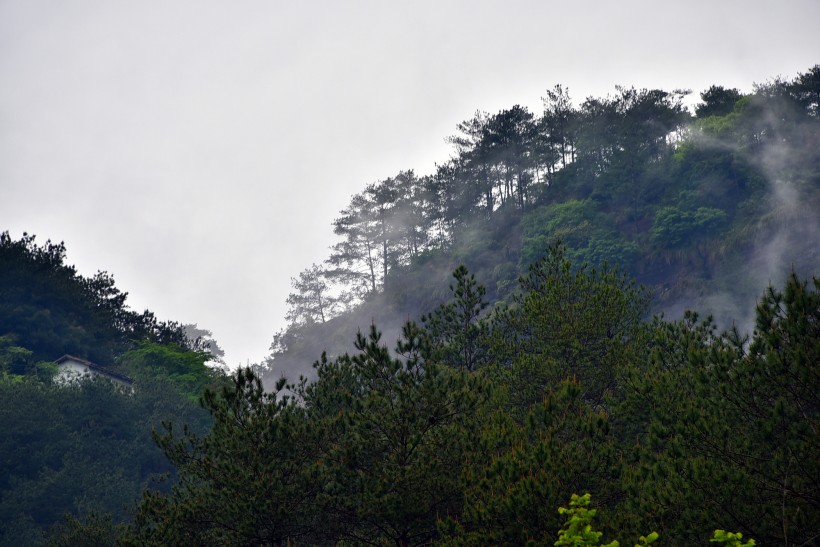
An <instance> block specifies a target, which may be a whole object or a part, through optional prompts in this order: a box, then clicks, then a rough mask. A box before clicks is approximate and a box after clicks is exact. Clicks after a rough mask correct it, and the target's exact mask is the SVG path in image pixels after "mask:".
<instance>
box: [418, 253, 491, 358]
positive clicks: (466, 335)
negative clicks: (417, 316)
mask: <svg viewBox="0 0 820 547" xmlns="http://www.w3.org/2000/svg"><path fill="white" fill-rule="evenodd" d="M453 277H454V278H455V280H456V284H455V285H450V291H451V293H452V295H453V300H452V302H448V303H446V304H442V305H440V306H439V307H438V308H436V309H435V310H434V311H433V312H432V313H430V314H429V315H425V316H423V317H422V321H423V322H424V326H425V329H426V333H427V336H426V340H427V342H428V344H429V345H428V346H427V347H426V348H424V349H426V350H427V351H424V352H423V353H425V354H426V355H425V357H427V358H428V359H431V360H432V361H434V362H437V363H441V364H445V365H448V366H452V367H456V368H462V369H464V370H468V371H472V370H475V369H476V367H477V366H478V365H479V364H481V363H482V361H486V355H482V354H481V353H482V352H481V348H482V347H485V346H486V341H485V340H483V338H485V337H486V336H487V325H486V322H484V321H481V320H480V318H481V313H482V311H483V310H484V309H485V308H486V307H487V302H486V300H484V296H485V294H486V292H487V291H486V289H485V288H484V287H483V286H482V285H479V284H478V282H477V281H476V280H475V275H470V274H469V272H468V271H467V268H466V267H465V266H464V265H461V266H459V267H458V268H456V270H455V271H454V272H453Z"/></svg>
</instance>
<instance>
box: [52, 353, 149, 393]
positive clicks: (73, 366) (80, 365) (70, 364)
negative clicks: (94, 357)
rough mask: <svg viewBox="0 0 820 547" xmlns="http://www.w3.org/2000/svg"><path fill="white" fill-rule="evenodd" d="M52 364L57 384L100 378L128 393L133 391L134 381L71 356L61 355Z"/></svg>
mask: <svg viewBox="0 0 820 547" xmlns="http://www.w3.org/2000/svg"><path fill="white" fill-rule="evenodd" d="M54 362H55V363H56V364H57V374H56V376H54V381H55V382H56V383H58V384H70V383H72V382H78V381H80V380H82V379H84V378H96V377H100V376H102V377H103V378H107V379H109V380H111V381H112V382H114V383H115V384H117V385H120V386H122V387H124V388H126V389H128V390H129V391H133V390H134V380H132V379H131V378H129V377H128V376H126V375H124V374H119V373H117V372H113V371H110V370H107V369H105V368H103V367H101V366H100V365H97V364H94V363H92V362H91V361H86V360H85V359H80V358H79V357H74V356H73V355H63V356H62V357H60V358H59V359H57V360H56V361H54Z"/></svg>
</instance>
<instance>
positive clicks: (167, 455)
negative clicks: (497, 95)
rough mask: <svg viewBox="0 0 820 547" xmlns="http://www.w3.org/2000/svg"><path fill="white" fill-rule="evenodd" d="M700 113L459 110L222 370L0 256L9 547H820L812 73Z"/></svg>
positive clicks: (357, 205)
mask: <svg viewBox="0 0 820 547" xmlns="http://www.w3.org/2000/svg"><path fill="white" fill-rule="evenodd" d="M687 93H688V92H686V91H678V90H675V91H671V92H667V91H661V90H647V89H640V90H638V89H634V88H628V87H618V88H616V92H615V93H614V94H613V95H610V96H607V97H605V98H592V97H590V98H587V99H585V100H584V101H583V102H581V103H580V104H579V103H576V102H574V101H573V100H572V98H571V96H570V95H569V91H568V90H567V89H566V88H564V87H562V86H555V87H554V88H552V89H550V90H548V91H547V92H546V94H545V97H544V109H543V112H542V113H540V114H537V115H536V114H534V113H531V112H529V111H528V109H526V108H523V107H521V106H513V107H511V108H508V109H504V110H502V111H500V112H498V113H495V114H489V113H485V112H481V111H478V112H476V114H475V116H474V117H473V118H471V119H470V120H466V121H464V122H463V123H461V124H459V125H458V127H457V128H456V134H455V135H453V136H452V137H450V139H449V142H451V143H452V146H453V155H452V156H451V157H450V158H449V159H448V160H447V161H445V162H443V163H442V164H440V165H438V166H437V168H436V170H435V172H434V173H432V174H428V175H417V174H416V173H415V172H414V171H413V170H406V171H402V172H400V173H398V174H397V175H395V176H393V177H388V178H387V179H384V180H381V181H377V182H374V183H372V184H369V185H367V186H366V187H365V188H364V189H363V190H362V191H361V192H360V193H357V194H356V195H354V196H353V197H352V198H351V201H350V203H349V205H347V206H346V207H344V208H343V209H342V211H341V212H340V214H339V216H338V217H337V218H336V219H335V220H334V221H333V223H332V226H333V230H334V233H335V234H336V235H337V236H338V237H339V240H338V243H337V244H335V245H333V246H332V248H331V249H330V254H329V256H328V258H327V260H326V261H325V262H324V263H322V264H314V265H311V266H310V267H309V268H306V269H305V270H304V271H303V272H302V273H301V274H299V276H298V277H297V278H294V279H293V292H292V293H291V295H290V296H289V298H288V301H287V303H288V305H289V311H288V314H287V319H288V321H289V326H288V327H287V328H286V329H284V330H283V331H282V332H280V333H277V334H276V335H275V337H274V344H273V346H272V355H271V357H270V359H269V360H268V361H267V362H266V363H263V364H262V365H259V366H256V367H252V368H248V369H241V370H238V371H236V372H235V373H234V374H232V375H228V374H226V372H225V371H223V370H222V369H221V368H219V367H218V366H217V367H214V366H213V364H214V363H215V362H216V363H217V364H218V356H219V348H218V345H217V344H216V343H215V342H214V341H213V340H212V339H211V333H210V332H208V331H207V330H204V329H200V328H198V327H196V326H195V325H193V326H192V325H187V326H183V325H180V324H178V323H175V322H173V321H169V322H161V321H159V320H157V319H156V317H155V316H154V315H153V314H152V313H151V312H150V311H148V310H146V311H145V312H143V313H137V312H134V311H132V310H130V309H129V308H128V307H127V305H126V299H127V295H126V294H125V293H122V292H121V291H120V290H119V289H117V287H116V286H115V283H114V280H113V277H112V276H111V275H110V274H108V273H106V272H99V273H97V274H96V275H94V276H92V277H90V278H89V277H83V276H81V275H79V274H78V273H77V271H76V270H75V269H74V268H73V267H72V266H69V265H68V264H66V248H65V246H64V245H63V244H62V243H61V244H53V243H51V242H46V243H45V244H43V245H38V244H37V243H36V242H35V238H34V236H30V235H24V236H23V237H22V238H21V239H20V240H16V241H15V240H13V239H12V238H11V237H10V236H9V235H8V233H3V234H0V421H2V423H3V428H2V429H0V454H3V459H2V462H0V466H2V472H0V524H2V526H0V545H15V546H19V545H42V544H46V543H47V544H51V545H109V544H113V543H118V544H121V545H193V544H195V545H226V544H227V545H286V544H294V543H297V544H298V543H302V544H373V545H382V544H394V545H429V544H433V543H436V544H447V545H488V544H492V545H502V544H503V545H521V544H532V545H598V544H599V538H600V537H601V536H602V535H603V537H607V538H612V537H619V538H623V539H624V541H632V542H633V544H634V543H637V544H638V545H648V544H650V543H653V542H656V541H657V542H661V543H663V544H671V545H697V544H706V543H708V542H709V541H710V539H709V538H712V541H714V542H718V543H726V544H727V545H753V544H754V543H753V542H748V543H743V542H742V539H748V538H753V539H754V540H755V542H757V544H760V545H810V544H813V543H816V542H817V540H818V538H820V468H818V458H817V454H818V453H820V434H818V431H820V423H818V418H819V417H820V400H818V393H820V390H818V386H820V368H818V364H820V278H818V277H817V272H818V265H820V256H819V255H818V246H817V241H818V240H820V238H818V233H820V232H818V230H820V218H818V217H819V216H820V215H818V211H820V153H818V150H820V65H818V66H815V67H812V68H811V69H809V70H808V71H807V72H806V73H804V74H800V75H798V76H797V77H795V78H793V79H791V80H784V79H776V80H773V81H771V82H768V83H765V84H759V85H757V86H755V88H754V91H753V92H752V93H750V94H744V93H741V92H740V91H738V90H737V89H726V88H723V87H721V86H717V85H716V86H712V87H710V88H709V89H708V90H705V91H704V92H703V93H701V95H700V98H701V102H700V103H699V104H698V105H697V106H696V107H695V109H694V113H691V112H689V111H688V110H687V108H685V106H684V97H685V96H686V94H687ZM767 286H768V288H767ZM752 295H753V296H752ZM747 299H752V300H754V301H756V302H757V306H756V308H755V309H754V310H753V311H751V312H748V313H747V312H746V310H745V309H744V306H745V302H746V300H747ZM689 304H692V305H693V306H692V307H693V308H694V309H701V308H703V309H705V311H706V312H717V315H716V318H712V317H711V316H710V315H709V314H708V313H705V314H703V315H699V314H698V313H697V312H695V311H686V312H685V313H684V312H683V311H681V312H680V313H676V312H677V310H682V309H683V308H684V307H686V306H687V305H689ZM662 311H667V312H669V313H668V314H667V315H666V316H663V315H660V314H658V312H662ZM733 322H734V324H733ZM377 325H378V326H377ZM394 341H396V343H395V344H393V342H394ZM324 350H327V351H324ZM66 353H68V354H72V355H75V356H78V357H81V358H84V359H89V360H92V361H95V362H98V363H100V364H102V365H105V366H106V367H110V368H111V369H112V370H115V371H118V372H120V373H122V374H127V375H129V376H131V377H132V378H134V379H135V386H136V387H135V390H134V392H133V393H127V392H124V391H122V390H118V389H117V388H116V387H115V386H113V385H111V384H110V383H108V382H106V381H105V380H104V379H96V380H93V381H92V380H89V381H84V382H77V383H73V384H71V385H63V384H60V383H58V382H54V381H53V377H54V373H55V366H54V364H53V360H54V359H55V358H57V357H59V356H60V355H63V354H66ZM209 363H210V365H209ZM300 374H302V375H303V376H302V377H300ZM263 386H266V387H267V389H265V388H264V387H263ZM197 401H198V402H199V405H197ZM159 475H165V476H166V480H164V481H159V482H157V480H158V477H159ZM584 494H587V495H584ZM589 494H591V495H589ZM566 506H568V507H569V508H567V507H566ZM559 507H560V508H561V510H560V511H559ZM593 517H594V521H595V522H594V526H595V528H597V529H600V530H601V532H596V531H594V529H593V527H592V526H593V524H592V522H593ZM727 530H728V531H727ZM556 541H557V542H556ZM613 544H615V543H612V544H610V545H613Z"/></svg>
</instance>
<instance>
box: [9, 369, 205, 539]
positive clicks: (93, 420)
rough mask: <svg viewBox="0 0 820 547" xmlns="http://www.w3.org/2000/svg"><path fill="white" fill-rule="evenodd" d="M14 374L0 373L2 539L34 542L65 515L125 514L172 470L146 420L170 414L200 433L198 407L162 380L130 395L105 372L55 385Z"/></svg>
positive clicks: (118, 518)
mask: <svg viewBox="0 0 820 547" xmlns="http://www.w3.org/2000/svg"><path fill="white" fill-rule="evenodd" d="M16 378H19V379H18V380H13V379H11V378H6V379H0V423H2V424H3V427H0V454H3V458H2V459H1V460H0V522H3V523H4V526H2V527H0V545H3V546H6V545H8V546H15V547H19V546H21V545H29V544H30V545H40V544H41V543H42V541H43V538H44V537H45V531H46V530H48V529H49V528H50V527H51V526H52V525H55V524H57V523H58V522H59V521H60V520H61V518H62V517H63V515H64V514H65V513H70V514H72V515H75V516H76V517H79V518H81V519H82V518H85V516H87V515H89V514H91V513H93V512H97V513H99V514H108V515H109V516H110V517H111V519H112V520H113V522H116V523H120V522H123V521H126V520H130V519H131V518H133V505H134V503H135V502H136V501H137V500H138V499H139V497H140V495H141V492H142V490H143V488H145V487H146V486H147V485H148V484H149V483H151V482H152V481H153V480H155V479H156V478H157V477H159V476H160V475H163V474H170V473H173V467H172V466H171V465H169V463H168V462H166V461H165V460H164V458H163V456H162V452H161V451H160V450H159V449H158V448H157V447H156V446H155V445H154V443H153V441H152V439H151V429H152V427H155V426H159V424H160V422H161V421H162V420H167V419H172V418H173V419H177V420H181V421H185V422H187V423H188V424H190V427H191V428H192V429H193V430H196V431H201V430H202V429H204V427H205V426H206V420H205V417H204V416H203V415H202V414H201V412H200V411H199V410H198V408H197V407H196V406H194V405H193V404H191V403H189V402H187V400H186V399H184V398H182V397H180V396H178V395H177V394H176V393H175V392H174V391H173V390H170V389H168V388H167V387H166V386H164V385H163V384H162V383H161V382H153V383H152V382H148V381H143V382H141V383H140V385H139V389H138V390H136V391H135V392H134V393H133V394H130V395H126V394H124V393H122V392H120V391H118V390H117V389H116V388H114V387H113V386H112V385H111V384H110V382H107V381H103V380H88V381H84V382H81V383H78V384H76V385H71V386H59V385H52V384H50V383H46V382H42V381H40V380H39V379H38V378H37V377H36V376H32V375H29V376H22V377H21V376H18V377H16ZM92 520H93V519H92ZM6 524H7V525H6ZM26 537H30V538H31V543H28V540H25V539H24V538H26Z"/></svg>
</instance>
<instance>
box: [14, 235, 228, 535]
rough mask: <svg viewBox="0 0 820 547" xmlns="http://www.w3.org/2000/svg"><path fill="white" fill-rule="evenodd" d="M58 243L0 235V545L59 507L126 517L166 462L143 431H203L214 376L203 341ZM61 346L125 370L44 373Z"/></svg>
mask: <svg viewBox="0 0 820 547" xmlns="http://www.w3.org/2000/svg"><path fill="white" fill-rule="evenodd" d="M65 259H66V248H65V246H64V245H63V244H62V243H60V244H54V243H51V242H46V243H44V244H43V245H38V244H37V242H36V241H35V238H34V236H30V235H24V236H23V237H22V238H21V239H20V240H13V239H12V238H11V237H9V234H8V233H7V232H6V233H1V234H0V424H2V425H1V426H0V545H8V546H14V547H20V546H26V545H40V544H42V543H43V541H44V540H45V538H46V536H47V534H48V531H49V529H51V528H52V527H53V526H55V525H57V524H58V523H60V522H61V521H62V519H63V515H64V514H74V515H78V516H87V515H89V514H91V513H99V514H107V515H108V518H110V519H112V522H123V521H130V520H132V519H133V518H134V506H135V504H136V502H137V501H138V500H139V499H140V497H141V495H142V492H143V490H144V489H145V488H147V487H149V486H151V487H155V488H156V487H160V488H163V489H166V490H167V489H168V488H169V487H170V485H169V483H168V482H167V481H166V482H165V483H161V482H157V480H158V479H159V478H160V477H161V476H163V475H168V474H173V472H174V469H173V466H171V465H170V464H169V463H168V462H167V460H166V459H165V457H164V456H163V454H162V451H161V450H160V449H159V448H158V447H157V446H156V445H155V444H154V442H153V440H152V438H151V435H152V433H151V432H152V429H154V428H160V427H161V424H162V421H164V420H171V419H173V420H180V421H183V422H184V423H186V424H188V425H189V426H190V427H191V430H192V431H199V432H204V431H206V430H207V428H208V425H209V423H210V420H209V418H208V416H207V413H205V412H204V411H203V410H202V409H201V408H200V407H199V405H198V404H197V399H198V398H199V395H200V394H201V392H202V390H203V389H204V388H205V387H206V386H208V385H214V383H217V384H218V383H221V382H223V381H224V379H225V378H224V373H222V371H221V370H218V369H214V368H212V367H209V366H207V365H206V362H207V361H209V360H210V359H211V354H210V353H208V352H207V351H206V350H207V348H206V347H205V346H204V345H203V343H204V341H203V340H201V339H200V340H190V339H188V338H187V337H186V334H185V330H184V328H183V327H182V326H181V325H179V324H176V323H174V322H160V321H158V320H157V319H156V318H155V316H154V315H153V314H152V313H151V312H150V311H145V312H143V313H137V312H134V311H133V310H131V309H129V308H128V307H127V306H126V299H127V295H126V294H125V293H122V292H121V291H119V289H117V287H116V286H115V284H114V279H113V277H112V276H111V275H109V274H108V273H106V272H99V273H97V274H96V275H95V276H93V277H90V278H88V277H83V276H81V275H79V274H78V273H77V272H76V270H75V268H74V267H73V266H70V265H68V264H67V263H66V262H65ZM64 354H71V355H73V356H75V357H80V358H83V359H88V360H91V361H93V362H95V363H97V364H99V365H100V366H103V367H105V368H106V369H107V370H110V371H112V372H116V373H119V374H124V375H127V376H128V377H130V378H132V379H133V380H134V382H135V383H134V391H133V393H125V392H123V391H122V390H120V389H118V388H116V387H115V386H114V385H113V384H112V383H111V382H110V381H107V380H105V379H101V378H100V379H96V380H87V381H82V382H77V383H74V384H73V385H61V384H58V383H55V382H54V381H53V377H54V374H55V372H56V365H55V364H54V360H55V359H57V358H58V357H60V356H62V355H64Z"/></svg>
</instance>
